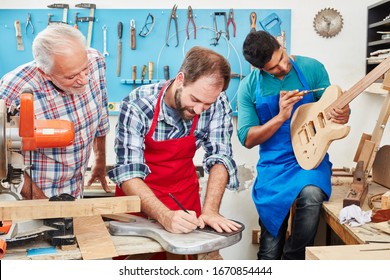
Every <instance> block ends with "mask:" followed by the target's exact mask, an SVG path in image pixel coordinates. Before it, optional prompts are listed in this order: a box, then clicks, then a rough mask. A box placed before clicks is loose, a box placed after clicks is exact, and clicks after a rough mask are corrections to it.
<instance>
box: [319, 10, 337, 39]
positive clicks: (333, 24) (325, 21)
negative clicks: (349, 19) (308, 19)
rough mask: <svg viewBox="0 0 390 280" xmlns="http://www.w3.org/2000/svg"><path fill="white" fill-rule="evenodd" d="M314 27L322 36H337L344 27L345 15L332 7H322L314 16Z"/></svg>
mask: <svg viewBox="0 0 390 280" xmlns="http://www.w3.org/2000/svg"><path fill="white" fill-rule="evenodd" d="M313 24H314V29H315V31H316V32H317V33H318V34H319V35H320V36H322V37H325V38H330V37H334V36H336V35H337V34H338V33H339V32H340V31H341V29H342V28H343V17H342V16H341V14H340V13H339V12H338V11H336V10H335V9H332V8H326V9H322V10H321V11H319V12H318V13H317V15H316V16H315V17H314V23H313Z"/></svg>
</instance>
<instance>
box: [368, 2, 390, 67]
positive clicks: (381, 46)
mask: <svg viewBox="0 0 390 280" xmlns="http://www.w3.org/2000/svg"><path fill="white" fill-rule="evenodd" d="M389 55H390V0H382V1H379V2H378V3H375V4H373V5H371V6H368V8H367V53H366V58H367V61H366V74H367V73H369V72H370V71H371V70H373V69H374V68H375V67H376V66H377V65H378V64H379V63H380V62H381V61H383V60H384V59H385V58H386V57H388V56H389Z"/></svg>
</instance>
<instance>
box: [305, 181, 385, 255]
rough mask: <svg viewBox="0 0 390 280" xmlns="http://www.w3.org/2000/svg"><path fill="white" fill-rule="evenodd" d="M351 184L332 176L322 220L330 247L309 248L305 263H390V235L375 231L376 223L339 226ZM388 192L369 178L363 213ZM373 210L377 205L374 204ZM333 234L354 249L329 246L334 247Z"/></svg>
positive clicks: (343, 246)
mask: <svg viewBox="0 0 390 280" xmlns="http://www.w3.org/2000/svg"><path fill="white" fill-rule="evenodd" d="M352 180H353V177H352V175H345V174H344V175H333V176H332V195H331V197H330V199H329V201H328V202H324V203H323V207H322V217H323V218H324V220H325V222H326V224H327V230H326V240H327V241H326V243H327V244H326V245H327V246H313V247H308V248H306V259H351V260H352V259H390V249H387V248H390V235H389V234H386V233H384V232H382V231H380V230H378V229H376V228H375V224H374V223H372V222H370V223H366V224H364V225H362V226H359V227H350V226H349V225H347V224H341V223H340V222H339V213H340V210H341V209H342V208H343V199H344V198H345V196H346V195H347V193H348V191H349V189H350V187H351V183H352ZM388 190H389V189H388V188H385V187H383V186H381V185H379V184H376V183H375V182H372V180H371V178H369V186H368V193H367V196H366V198H365V201H364V204H363V205H362V207H361V208H362V210H363V211H368V210H370V208H369V204H368V201H369V199H370V198H371V197H373V196H374V195H377V194H381V193H384V192H386V191H388ZM374 206H376V205H375V204H374ZM378 206H379V205H378ZM332 233H335V234H336V235H337V236H338V237H339V238H340V239H341V241H342V242H343V243H344V244H345V245H351V246H345V245H341V246H329V245H334V244H331V242H330V241H331V238H330V235H331V234H332ZM352 245H353V246H352ZM358 245H360V246H358ZM378 249H380V250H378ZM366 250H369V251H366Z"/></svg>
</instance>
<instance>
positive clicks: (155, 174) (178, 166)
mask: <svg viewBox="0 0 390 280" xmlns="http://www.w3.org/2000/svg"><path fill="white" fill-rule="evenodd" d="M166 86H167V84H165V85H164V87H163V88H162V89H161V90H160V92H159V97H158V100H157V105H156V110H155V112H154V116H153V122H152V126H151V128H150V130H149V132H148V134H147V135H146V137H145V151H144V156H145V162H146V164H147V165H148V166H149V168H150V171H151V173H150V174H149V175H148V176H147V177H146V178H145V183H146V184H147V185H148V186H149V187H150V188H151V189H152V191H153V192H154V194H155V195H156V196H157V197H158V198H159V199H160V201H161V202H162V203H164V204H165V205H166V206H167V207H168V208H169V209H171V210H180V207H179V206H178V205H177V204H176V203H175V201H174V200H173V199H172V198H171V197H170V196H169V195H168V194H169V193H172V194H173V195H174V196H175V198H176V199H177V200H178V201H179V202H180V203H181V204H182V205H183V206H184V207H185V208H186V209H187V210H193V211H195V212H196V214H197V216H200V214H201V204H200V196H199V181H198V176H197V174H196V169H195V165H194V163H193V158H194V155H195V152H196V139H195V136H194V130H195V128H196V125H197V123H198V118H199V116H198V115H197V116H196V117H195V118H194V121H193V123H192V127H191V131H190V134H189V135H188V136H184V137H182V138H178V139H169V140H163V141H155V140H153V138H152V136H153V133H154V131H155V128H156V125H157V119H158V115H159V112H160V103H161V98H162V95H163V92H164V90H165V88H166ZM115 195H116V196H123V195H125V194H124V192H123V191H122V189H120V188H119V187H116V191H115ZM141 203H142V202H141Z"/></svg>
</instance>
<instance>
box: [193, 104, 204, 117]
mask: <svg viewBox="0 0 390 280" xmlns="http://www.w3.org/2000/svg"><path fill="white" fill-rule="evenodd" d="M193 110H194V112H195V114H197V115H200V114H201V113H202V112H203V111H204V106H203V104H196V105H195V106H194V108H193Z"/></svg>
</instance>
